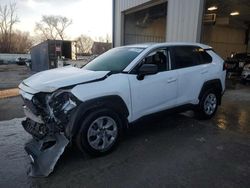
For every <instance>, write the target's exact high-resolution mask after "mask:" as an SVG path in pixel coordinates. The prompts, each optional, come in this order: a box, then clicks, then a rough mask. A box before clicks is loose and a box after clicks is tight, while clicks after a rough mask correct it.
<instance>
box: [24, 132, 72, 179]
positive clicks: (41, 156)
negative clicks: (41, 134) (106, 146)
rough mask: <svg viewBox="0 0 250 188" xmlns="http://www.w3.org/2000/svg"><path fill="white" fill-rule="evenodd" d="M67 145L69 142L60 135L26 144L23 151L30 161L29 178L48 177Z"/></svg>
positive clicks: (33, 140)
mask: <svg viewBox="0 0 250 188" xmlns="http://www.w3.org/2000/svg"><path fill="white" fill-rule="evenodd" d="M68 143H69V140H68V139H67V138H66V137H65V136H64V135H63V134H60V133H56V134H54V135H53V136H47V137H45V138H43V139H42V140H35V139H32V140H30V141H29V142H28V143H26V144H25V150H26V152H27V153H28V155H29V157H30V159H31V167H30V169H29V176H32V177H45V176H48V175H49V174H50V173H51V172H52V171H53V169H54V167H55V165H56V162H57V161H58V159H59V158H60V156H61V155H62V153H63V152H64V149H65V147H66V146H67V145H68Z"/></svg>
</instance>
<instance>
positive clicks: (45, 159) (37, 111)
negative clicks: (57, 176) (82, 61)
mask: <svg viewBox="0 0 250 188" xmlns="http://www.w3.org/2000/svg"><path fill="white" fill-rule="evenodd" d="M61 94H63V93H62V92H60V93H59V94H57V95H55V94H51V95H43V98H42V99H39V98H38V97H36V96H35V97H34V96H32V97H30V98H28V99H27V98H24V97H23V98H24V103H25V105H24V106H23V107H24V113H25V116H26V117H27V118H26V120H24V121H23V122H22V125H23V128H24V129H25V130H26V131H27V132H28V133H30V134H31V135H32V136H33V139H31V140H30V141H28V142H27V143H26V144H25V151H26V152H27V154H28V155H29V157H30V159H31V167H30V169H29V173H28V174H29V175H30V176H32V177H44V176H48V175H49V174H50V173H51V172H52V171H53V169H54V167H55V165H56V163H57V161H58V159H59V157H60V156H61V155H62V153H63V152H64V150H65V147H66V146H67V145H68V144H69V142H70V140H71V135H70V134H67V135H66V129H67V126H68V125H69V119H70V117H71V115H72V114H71V113H72V112H73V111H74V109H75V107H76V106H77V102H78V101H76V100H77V99H75V98H73V97H71V96H70V97H67V96H66V97H67V98H66V97H65V94H63V95H61ZM22 96H23V95H22ZM73 100H74V101H73ZM75 101H76V102H75Z"/></svg>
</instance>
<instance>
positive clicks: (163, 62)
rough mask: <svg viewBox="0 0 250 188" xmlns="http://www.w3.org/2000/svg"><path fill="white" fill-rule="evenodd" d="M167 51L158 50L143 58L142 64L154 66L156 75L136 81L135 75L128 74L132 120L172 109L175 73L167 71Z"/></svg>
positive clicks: (175, 82) (174, 92) (175, 88)
mask: <svg viewBox="0 0 250 188" xmlns="http://www.w3.org/2000/svg"><path fill="white" fill-rule="evenodd" d="M167 54H168V51H167V50H166V49H158V50H154V51H153V52H151V53H150V54H149V55H147V57H146V58H144V60H143V62H141V64H143V63H149V64H156V65H157V66H158V73H157V74H154V75H146V76H145V77H144V79H143V80H138V79H137V75H136V74H129V75H128V76H129V82H130V88H131V100H132V109H133V110H132V113H133V114H132V116H133V117H132V119H133V120H136V119H138V118H140V117H142V116H145V115H148V114H151V113H154V112H158V111H161V110H165V109H168V108H171V107H174V106H175V104H176V97H177V85H178V84H177V83H178V79H177V78H178V76H177V71H176V70H173V71H170V70H169V64H168V63H169V62H168V59H169V58H168V55H167Z"/></svg>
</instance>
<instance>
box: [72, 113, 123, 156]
mask: <svg viewBox="0 0 250 188" xmlns="http://www.w3.org/2000/svg"><path fill="white" fill-rule="evenodd" d="M121 134H122V121H121V118H120V117H119V115H118V114H117V113H115V112H114V111H112V110H109V109H100V110H96V111H93V112H91V113H90V114H89V115H88V116H87V117H86V118H85V119H84V121H83V122H82V126H81V129H80V131H79V133H78V135H77V140H76V142H77V146H78V148H79V149H80V150H81V151H82V152H85V151H86V152H87V153H89V154H91V155H94V156H100V155H105V154H107V153H109V152H111V151H112V150H113V149H114V148H115V146H116V145H117V144H118V141H119V139H120V137H121Z"/></svg>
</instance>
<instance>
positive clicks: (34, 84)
mask: <svg viewBox="0 0 250 188" xmlns="http://www.w3.org/2000/svg"><path fill="white" fill-rule="evenodd" d="M108 72H109V71H89V70H84V69H79V68H76V67H71V66H68V67H62V68H57V69H51V70H47V71H43V72H39V73H37V74H34V75H33V76H31V77H29V78H27V79H26V80H24V81H23V84H24V85H26V86H28V87H30V88H32V89H33V90H34V91H32V93H34V92H37V91H39V92H53V91H55V90H57V89H59V88H61V87H66V86H70V85H74V84H79V83H83V82H89V81H92V80H96V79H100V78H102V77H104V76H105V75H107V74H108ZM23 84H22V85H20V86H21V87H22V88H23V87H24V86H23Z"/></svg>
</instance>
